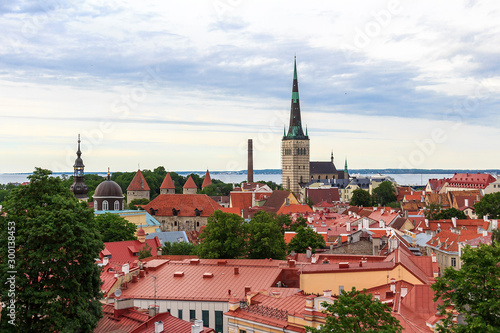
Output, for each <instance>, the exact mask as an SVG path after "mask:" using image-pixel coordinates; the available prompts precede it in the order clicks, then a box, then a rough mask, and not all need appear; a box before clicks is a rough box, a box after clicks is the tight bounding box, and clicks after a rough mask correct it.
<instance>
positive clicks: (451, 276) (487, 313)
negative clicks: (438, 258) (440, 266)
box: [432, 244, 500, 333]
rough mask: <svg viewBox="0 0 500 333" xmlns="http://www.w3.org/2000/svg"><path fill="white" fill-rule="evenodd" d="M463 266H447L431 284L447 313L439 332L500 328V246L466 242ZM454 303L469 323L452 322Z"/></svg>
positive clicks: (482, 330)
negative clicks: (450, 309)
mask: <svg viewBox="0 0 500 333" xmlns="http://www.w3.org/2000/svg"><path fill="white" fill-rule="evenodd" d="M461 259H462V267H461V269H460V270H455V269H453V268H452V267H448V268H446V269H445V271H444V273H443V276H441V277H438V278H437V279H436V282H435V283H434V284H433V285H432V289H433V290H434V291H435V296H434V302H437V301H438V299H441V300H442V301H443V304H442V305H438V310H439V311H440V313H441V314H442V315H444V316H445V319H444V320H443V322H442V324H441V325H440V326H439V331H440V332H449V331H450V330H451V331H452V332H474V333H476V332H498V329H499V327H500V264H499V262H500V246H499V245H498V244H494V245H485V244H480V245H479V247H478V248H475V249H472V248H470V246H467V247H466V248H465V249H464V251H463V253H462V257H461ZM451 306H454V307H455V309H456V310H457V311H458V312H459V313H461V314H463V315H464V319H465V322H466V323H467V324H466V325H460V324H457V323H453V313H452V312H451V311H447V310H446V308H448V307H451Z"/></svg>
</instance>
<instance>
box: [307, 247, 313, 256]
mask: <svg viewBox="0 0 500 333" xmlns="http://www.w3.org/2000/svg"><path fill="white" fill-rule="evenodd" d="M311 254H312V249H311V247H308V248H307V250H306V258H308V259H309V258H311Z"/></svg>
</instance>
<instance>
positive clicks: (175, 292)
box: [121, 260, 284, 302]
mask: <svg viewBox="0 0 500 333" xmlns="http://www.w3.org/2000/svg"><path fill="white" fill-rule="evenodd" d="M215 262H217V263H218V261H217V260H216V261H215ZM267 262H268V263H269V264H274V265H276V266H243V265H232V263H233V262H232V261H231V260H227V263H225V264H224V265H220V264H217V263H214V264H206V261H205V260H200V261H199V263H197V264H190V263H178V262H174V263H172V262H168V263H166V264H164V265H162V266H161V267H159V268H158V269H157V270H155V273H154V275H155V277H156V279H157V280H156V281H157V286H158V287H157V290H156V297H157V299H164V300H165V299H171V300H173V299H176V300H190V301H195V300H198V301H214V302H216V301H228V300H229V299H230V298H233V297H235V298H243V297H244V294H245V287H247V286H248V287H250V288H251V290H260V289H263V288H270V287H272V286H273V285H274V284H275V283H276V282H277V281H278V280H279V279H280V276H281V272H282V269H281V268H280V267H278V266H277V265H278V264H280V263H284V261H267ZM249 264H250V263H249ZM253 264H254V265H255V262H253ZM235 268H238V271H239V272H238V274H235V272H234V269H235ZM175 272H183V276H182V277H174V273H175ZM205 273H211V274H212V275H213V276H212V277H211V278H204V274H205ZM152 283H153V277H151V274H146V276H145V277H144V278H141V279H140V280H139V281H138V282H136V283H129V284H128V286H127V289H125V290H123V291H122V296H121V297H133V298H135V299H153V298H154V297H155V291H154V288H151V285H152Z"/></svg>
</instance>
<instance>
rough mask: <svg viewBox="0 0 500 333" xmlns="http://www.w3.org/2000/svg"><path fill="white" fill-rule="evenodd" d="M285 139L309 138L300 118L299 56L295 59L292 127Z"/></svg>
mask: <svg viewBox="0 0 500 333" xmlns="http://www.w3.org/2000/svg"><path fill="white" fill-rule="evenodd" d="M283 139H285V140H287V139H289V140H293V139H299V140H300V139H302V140H305V139H308V137H307V133H306V134H305V135H304V131H303V129H302V121H301V119H300V101H299V84H298V79H297V57H296V56H294V59H293V87H292V105H291V107H290V127H289V128H288V134H287V135H285V136H284V137H283Z"/></svg>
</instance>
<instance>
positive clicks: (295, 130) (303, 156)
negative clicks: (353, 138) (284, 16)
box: [281, 58, 310, 195]
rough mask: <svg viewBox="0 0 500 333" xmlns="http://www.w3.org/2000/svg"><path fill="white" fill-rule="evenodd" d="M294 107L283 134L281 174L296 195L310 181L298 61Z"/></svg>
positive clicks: (293, 97) (288, 188)
mask: <svg viewBox="0 0 500 333" xmlns="http://www.w3.org/2000/svg"><path fill="white" fill-rule="evenodd" d="M293 67H294V68H293V88H292V105H291V109H290V126H289V128H288V133H286V132H284V133H283V139H282V141H281V173H282V177H283V178H282V180H283V188H284V189H286V190H291V191H292V192H294V193H295V194H296V195H299V193H300V186H299V184H300V183H307V182H309V180H310V174H309V137H308V136H307V129H306V134H304V131H303V130H302V122H301V119H300V102H299V86H298V82H297V59H296V58H295V59H294V63H293Z"/></svg>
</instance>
